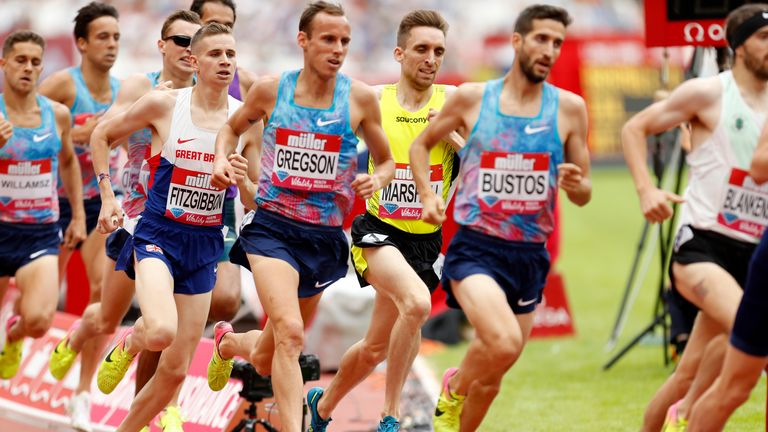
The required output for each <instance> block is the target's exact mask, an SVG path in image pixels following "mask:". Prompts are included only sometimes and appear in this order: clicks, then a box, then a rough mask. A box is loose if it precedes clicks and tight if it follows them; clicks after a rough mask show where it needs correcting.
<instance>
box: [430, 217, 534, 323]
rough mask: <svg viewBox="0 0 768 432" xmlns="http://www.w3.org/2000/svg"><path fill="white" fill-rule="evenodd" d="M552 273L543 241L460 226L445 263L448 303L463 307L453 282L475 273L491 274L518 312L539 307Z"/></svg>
mask: <svg viewBox="0 0 768 432" xmlns="http://www.w3.org/2000/svg"><path fill="white" fill-rule="evenodd" d="M548 273H549V252H547V249H546V247H545V246H544V243H528V242H516V241H510V240H504V239H500V238H498V237H493V236H489V235H487V234H483V233H480V232H477V231H473V230H472V229H470V228H467V227H464V226H461V227H459V230H458V231H457V232H456V235H454V236H453V239H452V240H451V244H450V245H449V246H448V251H447V252H446V254H445V263H444V265H443V278H442V283H443V289H444V290H445V292H446V294H447V298H446V304H448V306H450V307H453V308H457V309H460V308H461V306H460V305H459V303H458V302H457V301H456V297H455V296H454V295H453V287H452V286H451V281H456V282H459V281H461V280H463V279H465V278H467V277H469V276H472V275H475V274H484V275H488V276H490V277H491V278H493V280H495V281H496V283H497V284H499V286H500V287H501V289H502V290H504V294H506V296H507V304H509V306H510V307H511V308H512V311H513V312H514V313H515V314H525V313H529V312H533V311H534V310H536V305H538V304H539V303H540V302H541V298H542V297H541V294H542V292H543V291H544V286H545V285H546V282H547V274H548Z"/></svg>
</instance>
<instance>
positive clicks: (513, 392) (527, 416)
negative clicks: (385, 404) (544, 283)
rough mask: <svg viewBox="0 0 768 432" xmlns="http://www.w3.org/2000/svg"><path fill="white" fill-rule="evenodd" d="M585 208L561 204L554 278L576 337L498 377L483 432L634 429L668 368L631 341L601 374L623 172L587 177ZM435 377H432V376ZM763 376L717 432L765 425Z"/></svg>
mask: <svg viewBox="0 0 768 432" xmlns="http://www.w3.org/2000/svg"><path fill="white" fill-rule="evenodd" d="M592 178H593V184H594V191H593V199H592V202H591V203H590V204H589V205H587V206H586V207H584V208H578V207H576V206H573V205H571V204H570V203H566V201H567V200H563V201H562V202H563V203H564V205H563V209H562V210H563V213H562V216H563V218H562V220H563V222H562V223H563V230H564V231H563V234H564V237H563V248H562V254H561V257H560V262H559V263H558V268H559V270H560V271H561V272H562V273H563V275H564V278H565V284H566V289H567V294H568V296H569V300H570V305H571V311H572V313H573V315H574V319H575V325H576V332H577V334H576V336H575V337H571V338H558V339H535V340H533V341H531V342H530V343H529V344H528V346H527V347H526V348H525V351H524V352H523V355H522V357H521V358H520V360H519V361H518V362H517V364H515V366H514V367H513V368H512V369H511V370H510V371H509V372H508V373H507V375H506V376H505V378H504V382H503V385H502V390H501V393H500V394H499V396H498V397H497V398H496V400H495V402H494V404H493V406H492V407H491V410H490V411H489V413H488V416H487V417H486V419H485V422H484V423H483V425H482V426H481V428H480V429H481V430H483V431H511V430H520V431H560V430H568V431H634V430H638V429H639V428H640V424H641V419H642V414H643V411H644V409H645V405H646V404H647V403H648V401H649V400H650V398H651V396H652V395H653V394H654V392H655V391H656V389H658V387H659V386H660V385H661V383H662V382H663V381H664V380H665V379H666V377H667V376H668V375H669V373H670V372H671V371H672V368H671V366H669V367H664V365H663V358H662V351H661V348H660V346H659V344H656V343H649V344H640V345H638V346H636V347H635V348H634V349H632V350H631V351H630V352H629V353H628V354H627V355H625V356H624V358H622V360H621V361H620V362H619V363H617V364H616V365H615V366H614V367H613V368H612V369H611V370H609V371H607V372H604V371H603V370H602V366H603V364H604V363H605V362H606V361H607V360H608V358H610V355H611V354H612V353H607V352H606V351H605V344H606V342H607V340H608V337H609V335H610V332H611V328H612V326H613V322H614V320H615V319H616V314H617V311H618V305H619V302H620V300H621V295H622V293H623V290H624V284H625V281H626V277H627V275H628V273H629V268H630V265H631V260H632V257H633V255H634V252H635V248H636V244H637V241H638V237H639V235H640V230H641V228H642V216H641V214H640V209H639V205H638V201H637V198H636V195H635V192H634V188H633V186H632V181H631V178H630V176H629V174H628V172H627V171H626V170H624V169H619V168H603V169H597V170H595V171H593V174H592ZM657 263H658V260H654V261H653V262H652V265H651V271H650V272H649V274H648V276H647V277H646V284H645V286H644V287H643V289H642V291H641V292H640V295H639V296H638V299H637V302H636V303H635V305H634V307H633V308H632V310H631V314H630V317H629V320H628V322H627V326H626V328H625V330H624V332H623V333H622V337H621V339H620V340H619V346H623V345H624V344H625V343H626V342H627V341H628V340H629V339H630V338H631V337H632V336H634V335H635V334H637V333H638V332H639V331H640V329H642V328H643V327H645V326H646V325H647V324H648V323H650V319H651V315H652V309H653V302H654V301H655V298H656V285H655V283H654V282H655V281H656V280H657V277H658V276H657V275H658V264H657ZM465 350H466V345H464V344H462V345H458V346H456V347H450V348H448V349H446V350H445V351H442V352H440V353H438V354H434V355H432V356H430V358H429V360H430V362H431V363H432V365H433V366H434V367H435V370H436V371H442V370H443V369H444V368H446V367H449V366H453V365H457V364H458V363H459V361H460V360H461V357H462V356H463V355H464V351H465ZM439 373H441V372H438V374H439ZM765 386H766V384H765V379H764V378H763V379H761V382H760V383H759V384H758V386H757V387H756V389H755V391H753V392H752V397H751V399H750V400H749V402H747V403H746V404H745V405H744V406H743V407H741V408H740V409H739V410H738V411H737V412H736V413H735V414H734V416H733V417H732V419H731V420H730V422H729V423H728V426H727V427H726V430H732V431H756V430H763V429H764V428H765V406H766V405H765V402H766V401H765V397H766V387H765Z"/></svg>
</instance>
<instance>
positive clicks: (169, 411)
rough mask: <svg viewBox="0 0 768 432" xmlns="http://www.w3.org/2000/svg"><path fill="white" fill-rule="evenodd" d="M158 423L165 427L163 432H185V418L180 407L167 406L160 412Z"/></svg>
mask: <svg viewBox="0 0 768 432" xmlns="http://www.w3.org/2000/svg"><path fill="white" fill-rule="evenodd" d="M157 425H158V426H160V427H161V428H163V432H184V428H183V427H182V426H184V418H182V417H181V411H179V407H176V406H167V407H165V411H163V413H162V414H160V420H158V422H157Z"/></svg>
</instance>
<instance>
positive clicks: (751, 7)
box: [725, 3, 768, 43]
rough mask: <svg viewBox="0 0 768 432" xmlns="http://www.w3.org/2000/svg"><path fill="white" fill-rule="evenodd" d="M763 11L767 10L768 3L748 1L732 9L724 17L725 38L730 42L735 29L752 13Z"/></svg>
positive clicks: (750, 16)
mask: <svg viewBox="0 0 768 432" xmlns="http://www.w3.org/2000/svg"><path fill="white" fill-rule="evenodd" d="M763 11H768V4H765V3H749V4H745V5H743V6H740V7H737V8H736V9H734V10H732V11H731V13H729V14H728V16H727V17H726V18H725V40H727V41H728V43H731V41H733V38H734V36H735V34H734V33H735V32H736V29H737V28H739V26H740V25H742V24H744V22H745V21H746V20H748V19H750V18H752V16H753V15H755V14H756V13H759V12H763Z"/></svg>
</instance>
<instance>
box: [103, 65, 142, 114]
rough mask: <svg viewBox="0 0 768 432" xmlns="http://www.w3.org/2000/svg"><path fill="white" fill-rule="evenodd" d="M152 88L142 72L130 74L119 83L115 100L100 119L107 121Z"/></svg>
mask: <svg viewBox="0 0 768 432" xmlns="http://www.w3.org/2000/svg"><path fill="white" fill-rule="evenodd" d="M151 90H152V83H151V82H150V81H149V78H147V76H146V75H144V74H135V75H131V76H129V77H128V78H126V79H124V80H123V81H122V82H121V83H120V91H119V92H118V93H117V97H116V98H115V102H114V103H113V104H112V106H110V107H109V109H108V110H107V112H106V113H104V116H103V117H102V119H101V121H102V122H104V121H107V120H109V119H111V118H112V117H115V116H116V115H118V114H120V113H122V112H125V111H127V110H128V108H130V107H131V105H133V104H134V102H136V101H137V100H139V98H141V97H142V96H144V95H145V94H147V93H149V92H150V91H151Z"/></svg>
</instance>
